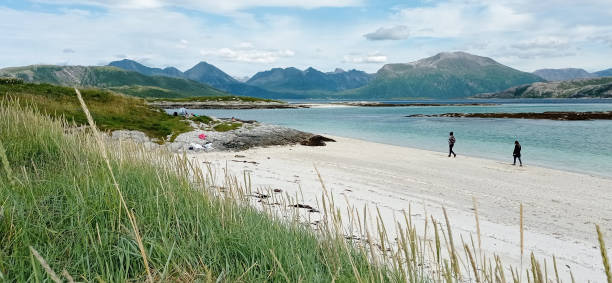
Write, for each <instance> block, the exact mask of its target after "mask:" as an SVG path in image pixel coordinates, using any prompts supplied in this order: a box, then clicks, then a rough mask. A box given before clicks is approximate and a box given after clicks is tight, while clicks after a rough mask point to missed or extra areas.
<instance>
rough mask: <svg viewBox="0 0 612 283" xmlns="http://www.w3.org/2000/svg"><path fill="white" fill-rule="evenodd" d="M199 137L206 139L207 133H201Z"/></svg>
mask: <svg viewBox="0 0 612 283" xmlns="http://www.w3.org/2000/svg"><path fill="white" fill-rule="evenodd" d="M198 137H199V138H200V139H201V140H203V139H206V135H205V134H200V135H199V136H198Z"/></svg>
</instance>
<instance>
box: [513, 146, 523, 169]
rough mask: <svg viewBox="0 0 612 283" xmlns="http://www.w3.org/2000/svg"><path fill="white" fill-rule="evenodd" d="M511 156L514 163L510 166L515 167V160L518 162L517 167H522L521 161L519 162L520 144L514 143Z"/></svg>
mask: <svg viewBox="0 0 612 283" xmlns="http://www.w3.org/2000/svg"><path fill="white" fill-rule="evenodd" d="M512 156H514V163H513V164H512V165H516V159H517V158H518V160H519V164H520V165H519V166H523V161H521V144H520V143H519V142H518V141H514V152H512Z"/></svg>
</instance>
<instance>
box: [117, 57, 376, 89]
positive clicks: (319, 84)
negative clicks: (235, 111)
mask: <svg viewBox="0 0 612 283" xmlns="http://www.w3.org/2000/svg"><path fill="white" fill-rule="evenodd" d="M109 66H114V67H119V68H122V69H124V70H128V71H135V72H139V73H141V74H144V75H162V76H170V77H179V78H184V79H189V80H193V81H196V82H200V83H205V84H209V85H211V86H213V87H216V88H219V89H221V90H224V91H227V92H230V93H235V94H239V95H247V96H256V97H264V98H307V97H309V96H313V95H314V96H316V95H322V94H329V93H334V92H337V91H341V90H345V89H352V88H357V87H360V86H364V85H366V84H367V83H368V82H369V80H370V79H371V78H372V75H369V74H367V73H365V72H363V71H357V70H350V71H348V72H347V71H344V70H342V69H336V70H335V71H334V72H329V73H323V72H321V71H319V70H316V69H314V68H308V69H306V70H304V71H301V70H299V69H296V68H293V67H291V68H285V69H282V68H274V69H271V70H268V71H263V72H259V73H257V74H255V75H254V76H253V77H251V78H250V79H247V80H246V81H239V80H237V79H235V78H234V77H232V76H230V75H228V74H227V73H225V72H223V71H222V70H220V69H219V68H217V67H215V66H214V65H211V64H209V63H207V62H200V63H198V64H197V65H195V66H193V67H192V68H190V69H189V70H187V71H185V72H184V73H183V72H180V71H179V70H178V69H176V68H174V67H168V68H165V69H159V68H150V67H147V66H144V65H142V64H140V63H138V62H136V61H133V60H128V59H124V60H121V61H114V62H111V63H110V64H109Z"/></svg>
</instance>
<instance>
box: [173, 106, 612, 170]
mask: <svg viewBox="0 0 612 283" xmlns="http://www.w3.org/2000/svg"><path fill="white" fill-rule="evenodd" d="M309 102H312V101H309ZM404 102H405V101H404ZM410 102H418V101H410ZM427 102H434V103H440V102H448V101H427ZM453 102H474V101H453ZM478 102H495V103H501V104H500V105H494V106H439V107H345V108H309V109H256V110H191V111H192V112H194V113H197V114H203V115H209V116H214V117H232V116H233V117H237V118H240V119H244V120H258V121H261V122H264V123H270V124H277V125H283V126H287V127H291V128H295V129H299V130H303V131H308V132H312V133H320V134H330V135H336V136H343V137H349V138H356V139H361V140H367V141H373V142H379V143H386V144H393V145H399V146H407V147H413V148H420V149H426V150H433V151H438V152H445V153H446V152H447V149H448V145H447V138H448V133H449V132H450V131H453V132H455V137H456V139H457V143H456V144H455V148H454V151H455V152H456V153H457V154H458V155H468V156H476V157H483V158H488V159H494V160H499V161H502V162H508V163H511V162H512V151H513V149H514V141H515V140H519V141H520V143H521V145H522V147H523V150H522V159H523V163H525V164H526V165H538V166H544V167H549V168H556V169H562V170H569V171H575V172H582V173H588V174H593V175H599V176H605V177H612V121H611V120H596V121H551V120H530V119H482V118H447V117H440V118H408V117H405V116H407V115H412V114H438V113H448V112H461V113H474V112H545V111H610V110H612V101H610V100H560V101H550V100H538V101H534V100H527V101H515V100H513V101H500V100H495V101H478ZM168 111H169V112H172V111H175V110H172V109H170V110H168ZM364 150H367V149H364Z"/></svg>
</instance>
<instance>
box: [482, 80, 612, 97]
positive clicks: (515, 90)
mask: <svg viewBox="0 0 612 283" xmlns="http://www.w3.org/2000/svg"><path fill="white" fill-rule="evenodd" d="M475 97H476V98H584V97H591V98H600V97H602V98H612V77H603V78H593V79H579V80H570V81H561V82H536V83H532V84H526V85H521V86H517V87H512V88H509V89H507V90H504V91H501V92H496V93H484V94H479V95H476V96H475Z"/></svg>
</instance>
